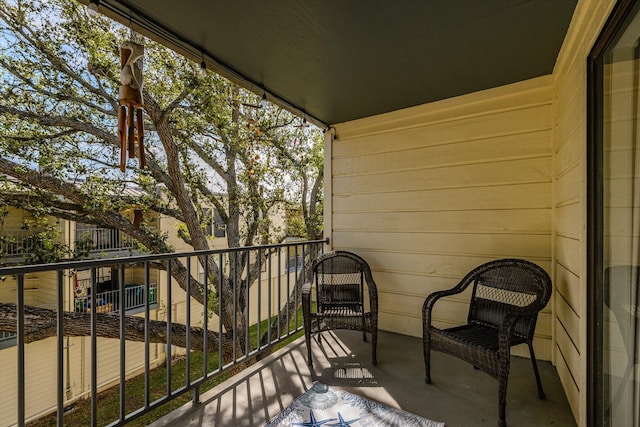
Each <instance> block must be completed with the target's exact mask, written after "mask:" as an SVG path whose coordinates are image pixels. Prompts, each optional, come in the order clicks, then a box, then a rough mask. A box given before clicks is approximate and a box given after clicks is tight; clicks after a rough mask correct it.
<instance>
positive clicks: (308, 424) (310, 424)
mask: <svg viewBox="0 0 640 427" xmlns="http://www.w3.org/2000/svg"><path fill="white" fill-rule="evenodd" d="M309 417H310V418H311V419H310V420H309V421H305V422H303V423H294V424H293V425H296V426H303V427H319V426H321V425H323V424H326V423H328V422H329V421H335V420H336V419H335V418H328V419H326V420H316V416H315V415H313V410H311V409H310V410H309Z"/></svg>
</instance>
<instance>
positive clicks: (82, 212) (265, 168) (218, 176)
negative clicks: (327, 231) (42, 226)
mask: <svg viewBox="0 0 640 427" xmlns="http://www.w3.org/2000/svg"><path fill="white" fill-rule="evenodd" d="M0 22H1V23H2V30H1V31H2V38H1V39H2V40H4V41H2V42H0V49H1V50H0V74H1V76H2V79H1V83H0V85H1V86H0V114H1V115H0V128H1V129H3V131H2V135H1V137H0V150H2V153H3V155H2V158H0V202H1V203H3V204H5V205H9V206H16V207H21V208H24V209H27V210H31V211H34V212H38V213H40V214H46V215H51V216H54V217H57V218H61V219H67V220H71V221H77V222H83V223H89V224H94V225H97V226H100V227H107V228H112V229H117V230H120V231H121V232H123V233H126V234H127V235H129V236H131V237H133V238H135V239H136V240H137V241H139V242H140V243H141V244H142V245H144V246H145V247H146V248H147V249H148V250H149V251H150V252H153V253H166V252H170V251H172V248H171V247H170V246H169V244H168V243H167V241H166V236H163V235H160V234H159V233H158V232H157V231H155V230H153V229H151V228H149V227H147V226H146V224H145V223H144V222H143V223H142V224H140V225H138V224H136V223H135V222H134V221H132V220H131V219H130V218H128V217H127V216H126V215H125V214H124V213H123V212H124V211H125V210H126V209H130V208H135V209H136V210H140V211H146V210H151V211H155V212H159V213H162V214H164V215H168V216H171V217H173V218H176V219H178V220H179V221H181V222H182V223H184V225H185V227H184V230H183V232H182V233H181V234H180V237H181V238H183V239H184V240H185V241H186V242H187V243H188V244H190V245H191V246H192V247H193V248H194V249H195V250H203V249H209V243H210V242H209V241H208V239H207V236H206V233H205V232H204V230H205V227H206V225H207V221H210V218H211V215H208V216H207V208H208V207H210V206H214V207H215V209H216V210H217V212H218V213H219V215H220V216H221V218H222V220H223V221H224V223H225V224H226V226H227V238H228V242H229V246H230V247H237V246H250V245H252V244H254V243H267V242H273V241H277V240H278V239H279V238H280V237H282V236H276V235H274V231H273V229H272V228H270V227H268V218H269V213H270V211H271V210H272V209H273V208H274V206H276V205H277V204H278V203H284V202H286V199H285V196H286V195H287V192H286V191H285V190H284V189H283V188H282V185H281V184H282V183H283V182H290V183H294V182H299V183H300V186H299V188H300V190H299V192H298V197H299V199H298V200H299V201H300V203H303V205H304V206H302V207H301V208H302V210H303V211H304V212H307V213H308V217H309V223H310V224H311V223H312V222H314V221H315V222H316V224H319V223H317V217H318V215H319V211H318V206H321V196H320V183H321V181H322V166H321V159H322V157H321V156H318V153H319V152H320V151H319V150H320V147H319V146H318V144H317V141H319V140H320V137H319V136H318V134H319V131H318V130H317V129H310V128H306V127H297V126H296V125H298V124H299V123H300V120H299V119H297V118H295V117H294V116H292V115H291V114H290V113H288V112H287V111H285V110H282V109H279V108H276V107H274V106H265V107H262V108H258V102H259V97H258V96H257V95H255V94H252V93H249V92H247V91H245V90H243V89H241V88H240V87H238V86H236V85H234V84H232V83H230V82H229V81H227V80H225V79H223V78H221V77H220V76H217V75H215V74H213V73H209V74H207V76H206V77H204V78H199V77H198V76H197V75H198V66H197V65H196V64H193V63H192V62H191V61H189V60H187V59H185V58H183V57H181V56H179V55H177V54H175V53H173V52H171V51H169V50H167V49H166V48H163V47H162V46H160V45H157V44H155V43H153V42H151V41H149V40H142V39H141V38H140V37H139V36H138V35H136V34H132V33H131V32H130V31H129V30H128V29H126V28H123V27H121V26H119V25H117V24H115V23H114V22H112V21H110V20H108V19H107V18H104V17H97V18H92V19H89V18H88V17H87V15H86V14H85V10H84V7H83V6H81V5H79V4H77V3H75V2H73V1H70V0H64V1H60V2H38V1H36V0H31V1H18V0H1V1H0ZM132 38H133V39H135V40H134V41H137V42H143V43H144V45H145V57H144V63H143V72H144V87H143V99H144V112H145V128H146V131H145V146H146V165H147V166H146V168H140V167H139V166H138V164H137V163H136V162H135V161H130V162H129V165H128V169H127V171H126V172H125V173H121V172H120V171H119V170H118V164H119V146H120V144H119V140H118V136H117V131H116V130H117V114H118V106H119V105H118V89H119V73H120V66H119V58H120V50H119V48H120V44H121V43H122V42H123V41H125V40H129V39H132ZM298 126H299V125H298ZM294 141H295V145H296V146H295V147H294V148H292V149H291V150H289V148H288V147H293V145H292V144H294ZM303 146H304V147H307V146H310V147H313V151H312V152H311V154H309V155H308V159H309V160H305V161H303V162H301V161H300V156H301V155H302V153H303V152H304V148H303ZM294 152H295V153H297V154H296V155H297V156H298V157H294V156H292V155H291V153H294ZM310 159H313V162H314V163H313V168H311V167H310V168H306V167H305V165H307V164H310V161H311V160H310ZM296 161H297V163H296ZM310 173H313V174H314V175H313V176H311V175H310ZM131 185H135V186H136V187H138V188H140V189H141V195H140V196H126V197H123V196H121V194H122V193H123V191H122V190H123V189H125V188H127V187H128V186H131ZM291 187H296V186H295V185H292V186H291ZM310 188H311V189H312V191H309V189H310ZM158 193H161V194H162V195H163V197H160V198H158V197H156V195H157V194H158ZM220 194H224V197H223V196H221V195H220ZM308 230H309V231H310V234H309V237H317V236H319V228H318V226H317V225H312V226H310V227H308ZM255 236H259V238H258V240H257V241H256V237H255ZM266 256H268V254H265V257H266ZM207 263H208V265H207V268H208V271H209V272H210V273H211V274H210V277H211V282H210V283H212V284H213V290H211V291H210V290H208V289H204V287H203V285H202V284H201V283H199V282H198V281H197V280H195V279H194V278H191V280H187V275H188V272H187V271H186V269H185V267H184V266H183V265H182V264H180V263H178V262H175V263H174V264H173V265H172V276H173V278H174V279H175V280H176V282H177V283H178V284H179V285H180V286H181V287H182V288H183V289H186V286H187V284H188V283H190V292H191V296H192V297H193V298H194V299H195V300H197V301H198V302H200V303H203V302H204V293H205V292H211V295H210V296H211V298H215V297H216V296H222V297H223V298H224V300H225V301H232V300H235V304H226V305H225V307H223V311H222V317H221V322H222V323H223V324H224V326H225V328H226V329H227V330H230V329H231V328H232V327H235V328H239V329H240V330H244V328H246V327H247V325H246V324H245V320H244V318H243V309H244V307H245V304H246V295H244V291H240V292H237V293H234V292H233V286H232V282H231V278H232V277H234V276H237V277H240V276H241V275H242V274H246V275H249V277H250V282H253V281H254V280H255V274H256V271H255V270H256V264H255V263H254V264H250V265H249V266H247V260H246V259H243V258H242V257H238V259H237V262H236V263H235V265H233V266H232V267H231V274H229V275H224V274H221V275H220V274H219V273H220V266H218V265H216V263H215V260H214V259H213V258H212V257H208V258H207ZM218 277H222V279H221V280H218ZM234 306H235V307H236V312H235V313H234V312H233V307H234ZM295 306H296V305H295V304H294V305H293V307H295ZM0 309H2V310H0V318H2V316H4V317H5V319H9V318H10V317H11V316H9V315H8V313H9V312H10V311H11V305H4V306H2V305H1V304H0ZM13 309H14V310H15V308H13ZM41 313H43V316H44V315H45V314H44V313H45V312H41ZM8 324H11V322H10V321H8V320H7V321H5V322H2V319H0V330H3V328H4V330H10V328H11V326H6V325H8ZM3 325H4V326H3ZM243 350H246V349H243Z"/></svg>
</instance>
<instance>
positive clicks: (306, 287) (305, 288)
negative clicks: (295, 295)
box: [302, 282, 311, 297]
mask: <svg viewBox="0 0 640 427" xmlns="http://www.w3.org/2000/svg"><path fill="white" fill-rule="evenodd" d="M305 295H307V296H309V295H311V282H306V283H303V284H302V296H303V297H304V296H305Z"/></svg>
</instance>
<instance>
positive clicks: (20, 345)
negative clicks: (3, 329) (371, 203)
mask: <svg viewBox="0 0 640 427" xmlns="http://www.w3.org/2000/svg"><path fill="white" fill-rule="evenodd" d="M325 243H327V241H325V240H316V241H306V242H296V243H290V244H280V245H265V246H255V247H245V248H234V249H225V250H209V251H197V252H188V253H173V254H160V255H139V256H132V257H127V258H111V259H98V260H84V261H75V262H64V263H57V264H49V265H30V266H21V267H6V268H0V276H4V277H9V276H12V277H15V278H16V290H17V298H16V302H15V304H16V306H15V307H16V328H15V332H16V334H17V336H16V353H17V357H16V368H15V372H16V375H17V380H16V386H15V387H16V393H17V394H16V402H17V408H16V410H15V414H16V417H15V424H16V425H17V426H24V425H25V424H26V422H27V421H30V420H31V419H32V418H33V414H27V407H28V406H29V407H30V406H32V405H27V404H26V402H27V399H29V394H28V393H27V391H26V390H27V388H29V387H31V385H30V384H27V376H26V375H25V370H26V365H27V363H28V362H29V361H30V360H32V357H31V356H30V357H29V358H27V357H26V354H27V353H28V352H29V351H30V347H29V344H27V343H26V342H27V341H28V338H29V337H27V332H33V329H32V327H31V325H30V324H29V322H30V321H31V320H32V317H31V312H29V311H28V310H29V307H28V306H26V304H25V276H28V277H32V276H29V275H33V274H40V273H43V272H55V273H56V274H55V276H56V277H57V281H56V283H55V293H56V294H57V301H56V305H55V309H54V310H52V311H51V312H50V316H51V320H52V321H54V322H55V325H56V328H57V329H56V330H57V333H56V334H55V336H56V337H57V339H56V341H55V343H52V346H55V350H53V349H52V351H51V353H49V352H47V354H48V355H49V354H50V355H53V354H55V355H56V356H55V357H56V366H57V368H56V371H57V372H56V378H57V380H56V381H55V384H46V383H38V384H37V387H38V388H42V387H52V388H55V396H56V400H55V403H54V404H52V406H51V410H55V411H56V423H57V425H58V426H63V425H64V424H65V422H64V414H65V407H67V406H68V405H69V403H70V398H69V395H68V393H69V390H70V384H68V381H70V380H69V377H70V372H69V369H70V368H69V366H68V364H67V361H68V355H67V354H66V353H65V352H66V351H68V349H69V347H70V346H69V343H68V339H69V338H68V336H67V335H66V334H65V331H66V330H67V329H68V328H69V329H70V328H71V326H77V322H79V321H80V320H88V322H89V324H90V332H89V333H88V334H87V337H88V339H89V344H88V348H89V350H90V351H89V355H88V357H89V358H90V360H89V361H85V362H83V363H82V365H89V366H90V367H89V371H90V372H89V373H88V375H87V376H88V378H89V384H90V386H89V390H88V396H89V398H90V400H91V422H90V425H92V426H97V425H98V409H99V406H98V404H99V400H98V390H99V386H100V387H101V384H99V382H98V368H99V364H98V353H99V351H100V349H99V342H100V345H102V344H103V343H104V340H102V341H100V340H99V339H102V338H101V337H104V335H103V334H104V333H105V332H104V330H105V328H104V325H103V322H106V321H110V322H111V323H110V324H111V325H113V320H114V319H115V318H114V316H117V319H119V320H118V324H119V328H118V329H119V331H118V334H116V336H118V337H119V338H117V340H118V341H119V343H120V344H119V354H120V357H119V362H118V363H119V368H118V370H117V371H118V373H117V383H119V410H118V411H117V412H118V413H114V414H109V416H112V417H111V418H110V421H109V422H106V423H104V422H101V424H106V425H109V426H118V425H124V424H126V423H127V422H129V421H131V420H133V419H136V418H138V417H140V416H142V415H144V414H146V413H147V412H149V411H151V410H153V409H156V408H158V407H160V406H162V405H164V404H166V403H167V402H169V401H171V400H173V399H175V398H177V397H179V396H182V395H184V394H185V393H188V392H191V393H192V400H193V403H194V404H197V403H198V402H199V395H200V387H201V386H202V385H203V384H204V383H205V382H206V381H208V380H210V379H212V378H213V377H216V376H218V375H220V374H221V373H223V372H226V371H228V370H229V369H231V368H233V367H236V366H238V365H239V364H241V363H246V362H248V361H249V360H251V359H253V358H255V356H257V355H258V354H260V353H263V352H265V351H268V350H269V349H271V348H273V346H274V345H275V344H277V343H279V342H281V341H282V340H284V339H286V338H288V337H290V336H291V335H293V334H296V333H298V332H300V331H301V330H302V328H303V325H302V322H301V321H299V320H298V316H297V313H298V308H299V307H298V305H299V300H300V297H299V296H300V294H299V292H300V286H301V284H302V283H303V282H304V280H305V274H306V270H307V269H306V268H295V269H291V268H288V267H291V266H290V265H287V264H288V262H287V259H290V258H291V256H290V254H291V252H293V253H294V254H297V256H295V257H294V259H296V262H304V265H305V266H308V265H310V263H311V261H312V259H313V258H314V257H315V256H317V255H319V254H321V253H322V252H323V250H324V244H325ZM223 259H224V260H225V261H226V268H219V269H218V276H217V277H216V276H214V275H213V274H212V273H211V274H210V270H209V266H211V265H213V264H212V262H213V263H215V264H216V265H218V266H222V265H225V262H223ZM290 262H291V261H289V263H290ZM197 264H199V265H200V266H202V267H197V268H196V265H197ZM234 265H235V266H236V269H235V271H234V268H233V267H231V268H230V267H229V266H234ZM107 266H109V267H115V268H117V269H118V271H119V272H122V273H120V274H121V277H120V278H119V279H120V280H119V281H118V283H120V286H119V289H118V291H117V292H118V295H117V298H116V300H117V299H119V301H118V302H117V304H119V306H120V307H122V306H124V307H127V303H128V301H127V291H128V289H127V288H126V287H125V284H124V283H125V281H124V277H123V276H124V273H123V272H124V269H125V268H134V267H135V268H141V269H142V271H143V272H144V284H142V285H140V286H139V287H136V289H135V290H137V289H138V288H140V289H142V291H143V292H141V294H142V295H143V297H142V301H140V303H141V306H140V307H141V309H142V310H141V312H140V313H138V314H137V315H136V316H127V314H126V312H125V311H126V310H120V311H119V312H118V314H117V315H115V314H102V313H101V312H100V311H99V310H98V307H99V306H98V298H99V295H98V294H97V293H91V294H90V295H88V297H87V298H88V302H89V307H87V308H88V310H89V311H88V312H86V311H84V312H74V310H75V309H74V307H73V304H70V303H66V302H65V301H64V295H65V294H66V293H65V287H66V286H73V285H72V284H71V282H72V280H71V278H72V277H73V274H74V272H75V271H79V270H85V269H89V270H90V271H91V286H92V288H94V289H96V284H97V281H96V279H97V271H98V270H99V269H100V268H103V267H107ZM238 267H245V268H238ZM249 267H255V268H252V269H251V271H252V273H253V274H254V276H252V277H253V278H255V280H254V281H253V282H252V283H250V282H251V279H250V278H249V276H248V275H247V274H246V272H247V271H248V270H249ZM199 268H202V269H204V274H203V275H201V277H203V278H204V280H203V281H204V283H201V284H200V283H198V282H197V280H196V278H197V277H198V273H197V272H198V271H199ZM152 269H157V271H158V276H160V278H161V282H158V285H159V286H158V287H157V288H156V291H157V292H156V295H155V297H156V299H157V303H158V304H157V305H158V307H160V308H159V309H158V310H156V311H155V312H154V316H153V317H152V316H151V312H152V310H153V308H152V305H153V303H152V301H151V298H145V297H144V295H149V296H151V291H152V289H153V288H154V284H152V283H151V273H150V272H151V270H152ZM180 272H182V273H185V274H184V275H183V276H180V274H179V273H180ZM188 272H191V273H190V274H186V273H188ZM178 277H180V278H181V279H180V280H182V284H183V285H185V286H184V288H185V290H184V292H183V291H182V290H181V291H180V292H178V291H176V289H177V288H176V287H175V284H176V282H177V281H178V282H179V281H180V280H177V279H178ZM214 281H216V282H222V281H224V282H225V284H226V285H228V287H227V289H229V287H230V288H231V289H232V292H230V293H229V294H224V293H221V294H215V293H214V292H203V293H201V301H200V302H201V303H202V308H203V318H202V319H196V318H194V317H193V315H192V312H197V310H194V304H196V299H195V297H192V295H194V296H196V292H198V290H200V291H201V290H203V289H214V286H213V282H214ZM167 284H174V286H171V285H167ZM238 295H242V298H237V296H238ZM234 296H235V297H234ZM202 298H203V299H202ZM229 299H231V300H229ZM116 300H114V303H115V301H116ZM176 301H178V302H180V301H181V302H182V303H183V304H184V310H183V311H182V313H183V318H182V319H178V315H177V310H176V311H175V312H174V310H173V309H172V307H173V306H174V305H175V303H176ZM239 304H242V305H243V307H240V306H239ZM65 307H71V310H70V311H72V312H73V313H72V315H73V316H76V317H73V323H74V324H73V325H71V324H70V320H69V319H70V318H69V316H70V314H69V313H68V312H65ZM229 308H233V311H232V313H233V314H232V318H233V319H232V322H231V324H232V325H238V324H240V325H246V326H252V327H251V328H249V327H244V328H236V327H235V326H234V327H231V328H229V327H224V326H223V322H222V321H218V322H217V325H216V326H217V327H216V328H215V330H214V329H213V327H212V328H210V327H209V324H210V320H209V319H213V318H217V319H222V318H223V317H224V318H225V319H227V320H228V318H229V314H228V310H229ZM223 310H224V312H223ZM26 312H29V315H28V316H27V315H26V314H25V313H26ZM77 316H87V318H86V319H85V318H84V317H83V318H82V319H80V318H79V317H77ZM105 316H106V317H105ZM225 316H226V317H225ZM240 318H243V320H244V321H243V322H242V321H240ZM79 319H80V320H79ZM132 319H133V320H136V321H139V322H138V323H137V325H141V324H142V325H143V329H144V331H143V335H144V340H142V342H143V345H144V358H143V367H142V371H143V375H144V384H145V385H144V390H145V391H144V399H143V400H144V404H142V405H141V406H140V407H139V408H136V409H130V408H127V405H126V404H125V402H127V397H128V395H127V391H126V387H125V384H126V381H125V379H126V378H127V375H128V374H129V371H128V369H129V368H127V356H128V353H127V351H128V350H127V349H128V348H129V347H127V346H126V345H125V344H126V342H127V339H130V335H129V332H131V331H129V330H128V329H127V326H126V325H127V322H128V321H130V320H132ZM156 319H160V320H162V321H164V322H165V323H164V328H165V330H164V332H162V333H160V334H159V336H161V337H162V341H161V344H162V347H163V348H165V349H168V350H167V351H169V353H168V357H171V354H172V353H171V352H170V349H172V348H174V347H176V346H177V347H183V348H185V349H186V351H185V352H184V355H183V356H182V357H183V358H185V359H186V365H185V366H186V367H185V368H184V369H185V370H186V372H184V371H181V372H179V373H175V374H174V372H172V364H171V363H166V364H164V366H165V369H166V390H165V392H164V394H163V396H162V397H159V398H156V396H155V395H154V397H153V399H154V400H152V393H151V388H150V387H151V385H150V381H151V380H150V378H151V375H150V372H151V364H150V359H151V357H150V356H151V353H150V347H151V341H152V333H153V332H152V328H151V324H152V323H153V327H154V330H153V331H157V327H158V324H157V321H156ZM214 323H215V322H214ZM225 325H229V323H225ZM197 327H200V329H197ZM250 329H251V333H250ZM180 331H191V332H187V333H184V334H183V336H182V337H181V336H179V334H180ZM194 331H196V332H194ZM74 334H75V335H74V336H78V335H77V332H74ZM255 337H258V338H255ZM155 339H156V340H155V341H153V342H154V343H159V342H160V341H158V340H157V339H158V338H157V336H156V338H155ZM196 341H197V345H193V344H194V343H196ZM196 347H197V348H203V349H205V350H206V351H203V352H202V358H203V359H204V360H203V361H202V363H201V364H198V365H196V364H195V363H192V357H193V356H192V353H193V351H192V350H193V349H194V348H196ZM39 348H41V347H39ZM243 349H244V351H243ZM0 351H1V350H0ZM49 357H50V356H49ZM100 360H102V361H104V360H105V359H104V358H102V357H101V359H100ZM216 362H217V363H216ZM178 374H181V375H178ZM176 375H178V378H182V377H184V378H185V379H184V382H183V383H182V384H181V385H179V386H174V385H172V383H173V382H175V381H174V376H176ZM30 378H33V376H30ZM194 378H195V379H194ZM129 397H130V396H129ZM77 399H78V397H77V396H76V397H75V400H77ZM71 400H73V398H72V399H71ZM39 411H40V412H43V411H42V409H40V410H39ZM9 424H10V425H11V424H12V423H11V422H10V423H9Z"/></svg>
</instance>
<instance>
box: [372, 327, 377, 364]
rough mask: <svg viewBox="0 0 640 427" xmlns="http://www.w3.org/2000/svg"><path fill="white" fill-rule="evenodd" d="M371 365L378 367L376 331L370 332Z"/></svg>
mask: <svg viewBox="0 0 640 427" xmlns="http://www.w3.org/2000/svg"><path fill="white" fill-rule="evenodd" d="M371 363H373V366H376V365H378V330H377V329H376V330H374V331H372V332H371Z"/></svg>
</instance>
